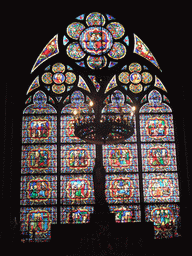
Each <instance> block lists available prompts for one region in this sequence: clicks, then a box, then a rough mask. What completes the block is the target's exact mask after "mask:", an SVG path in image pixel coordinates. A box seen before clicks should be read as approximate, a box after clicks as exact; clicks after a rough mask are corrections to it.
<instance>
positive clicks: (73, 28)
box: [67, 22, 85, 40]
mask: <svg viewBox="0 0 192 256" xmlns="http://www.w3.org/2000/svg"><path fill="white" fill-rule="evenodd" d="M84 29H85V26H84V25H83V24H81V23H79V22H74V23H72V24H70V25H69V26H68V27H67V34H68V36H70V37H71V38H72V39H75V40H77V39H78V38H79V36H80V34H81V32H82V31H83V30H84Z"/></svg>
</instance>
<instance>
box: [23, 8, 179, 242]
mask: <svg viewBox="0 0 192 256" xmlns="http://www.w3.org/2000/svg"><path fill="white" fill-rule="evenodd" d="M127 33H128V31H127V30H126V28H125V27H124V26H123V25H122V24H121V23H120V22H118V21H116V19H115V18H114V17H113V16H111V15H109V14H102V13H98V12H92V13H89V14H82V15H79V16H78V17H77V18H76V19H75V20H74V22H72V23H71V24H69V25H68V26H67V27H66V30H65V35H64V34H63V31H62V33H61V35H60V34H57V35H56V36H54V37H53V38H52V39H51V40H50V41H49V42H48V43H47V44H46V45H45V47H44V49H43V51H42V52H41V53H40V55H39V56H38V58H37V60H36V62H35V64H34V65H33V68H32V71H31V73H32V74H31V77H32V78H31V81H30V83H29V85H30V86H29V88H28V90H26V92H27V93H26V94H27V98H26V99H25V104H26V106H25V108H24V110H23V118H22V146H21V179H20V206H21V207H20V222H21V232H22V235H25V238H23V239H22V241H23V242H26V241H29V242H32V241H33V240H34V239H35V241H37V242H48V241H50V239H51V224H56V223H58V224H69V223H71V224H81V223H89V222H90V214H91V213H94V205H95V201H97V200H96V196H95V191H94V185H95V182H94V175H93V172H94V167H95V163H96V160H97V157H98V153H99V155H100V157H101V156H102V163H103V167H104V169H105V171H106V175H105V186H104V187H105V191H104V194H105V199H106V202H107V203H108V206H109V210H110V212H112V213H114V214H115V221H116V222H117V223H120V222H121V223H128V222H142V221H146V222H153V224H154V228H155V236H154V238H170V237H173V236H178V235H179V232H178V219H179V214H180V191H179V175H178V169H177V145H176V143H175V130H174V118H173V114H172V108H171V106H170V104H171V101H169V97H168V93H167V92H168V91H167V89H166V87H165V85H166V84H165V85H164V81H163V79H162V76H161V74H160V67H159V64H158V62H157V60H156V59H155V57H154V55H153V54H152V52H151V51H150V50H149V47H148V46H146V45H145V44H144V42H143V41H142V40H141V39H140V38H139V37H138V36H136V35H135V34H134V38H133V42H130V41H131V40H130V39H131V38H132V36H131V37H129V35H128V34H127ZM129 43H130V44H133V45H134V47H133V48H132V49H131V48H130V47H129ZM60 53H62V55H61V56H60ZM56 55H57V56H56ZM63 56H64V57H66V58H63ZM129 56H131V57H130V58H128V57H129ZM63 59H69V60H70V66H69V65H68V64H67V63H63ZM122 59H123V61H122ZM130 59H131V60H132V61H130ZM121 61H122V62H121ZM73 63H74V65H73ZM121 63H123V64H121ZM151 66H152V67H151ZM116 67H118V68H117V69H116ZM155 69H156V72H157V73H155V71H154V70H155ZM101 70H102V71H101ZM34 71H35V72H34ZM100 71H101V72H100ZM105 71H106V73H105ZM33 72H34V74H33ZM38 72H39V73H38ZM100 74H101V75H100ZM90 101H93V102H94V104H95V103H96V104H98V106H99V108H100V110H101V113H100V114H101V119H102V120H104V116H105V115H106V113H108V115H109V116H110V115H113V114H115V116H116V117H121V116H123V118H125V119H127V120H130V116H132V115H133V122H134V133H133V135H132V136H131V137H130V138H128V139H127V140H125V141H124V142H123V143H121V144H110V145H103V146H100V147H96V145H94V144H87V143H86V142H85V141H83V140H81V139H80V138H78V137H76V136H75V131H74V123H75V122H76V118H75V116H74V112H75V111H76V112H77V113H78V115H79V116H81V117H82V118H83V119H82V120H86V121H89V120H92V119H91V118H95V116H96V109H97V108H96V107H95V106H93V107H91V106H90V105H89V103H90ZM133 107H134V109H136V110H135V112H134V113H133ZM131 113H132V115H131ZM96 149H97V154H96ZM173 227H174V228H175V229H174V228H173ZM173 232H174V234H173Z"/></svg>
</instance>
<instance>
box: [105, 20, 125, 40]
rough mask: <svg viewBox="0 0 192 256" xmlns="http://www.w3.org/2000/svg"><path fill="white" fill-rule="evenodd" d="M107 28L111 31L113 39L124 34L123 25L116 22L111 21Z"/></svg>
mask: <svg viewBox="0 0 192 256" xmlns="http://www.w3.org/2000/svg"><path fill="white" fill-rule="evenodd" d="M107 29H108V30H109V31H110V32H111V34H112V35H113V38H114V39H120V38H121V37H122V36H123V35H124V34H125V29H124V27H123V26H122V25H121V24H120V23H118V22H111V23H110V24H109V25H108V26H107Z"/></svg>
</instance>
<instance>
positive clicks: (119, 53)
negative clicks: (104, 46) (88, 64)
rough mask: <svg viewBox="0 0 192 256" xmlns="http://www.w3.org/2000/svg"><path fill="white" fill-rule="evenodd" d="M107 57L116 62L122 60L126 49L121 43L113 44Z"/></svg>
mask: <svg viewBox="0 0 192 256" xmlns="http://www.w3.org/2000/svg"><path fill="white" fill-rule="evenodd" d="M108 55H109V57H111V58H112V59H115V60H118V59H122V58H123V57H125V55H126V48H125V46H124V45H123V44H121V43H114V45H113V47H112V49H111V51H110V52H109V53H108Z"/></svg>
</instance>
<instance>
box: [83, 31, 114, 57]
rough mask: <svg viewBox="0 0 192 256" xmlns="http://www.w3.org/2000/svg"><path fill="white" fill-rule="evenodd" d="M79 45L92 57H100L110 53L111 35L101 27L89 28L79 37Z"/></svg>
mask: <svg viewBox="0 0 192 256" xmlns="http://www.w3.org/2000/svg"><path fill="white" fill-rule="evenodd" d="M80 45H81V47H82V48H83V50H84V51H86V52H87V53H90V54H92V55H102V54H105V53H107V52H109V51H110V49H111V48H112V45H113V37H112V35H111V33H110V32H109V31H108V30H107V29H105V28H103V27H89V28H87V29H85V30H84V31H83V32H82V33H81V35H80Z"/></svg>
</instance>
